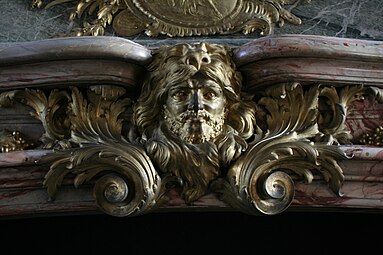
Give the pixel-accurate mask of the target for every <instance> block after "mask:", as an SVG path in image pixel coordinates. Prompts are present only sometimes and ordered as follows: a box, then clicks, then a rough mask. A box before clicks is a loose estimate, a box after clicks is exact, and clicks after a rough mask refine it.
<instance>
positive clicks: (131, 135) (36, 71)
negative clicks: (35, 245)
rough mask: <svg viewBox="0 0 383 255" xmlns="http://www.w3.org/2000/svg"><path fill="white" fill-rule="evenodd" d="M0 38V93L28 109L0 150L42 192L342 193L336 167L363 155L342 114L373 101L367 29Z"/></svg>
mask: <svg viewBox="0 0 383 255" xmlns="http://www.w3.org/2000/svg"><path fill="white" fill-rule="evenodd" d="M206 3H209V1H206ZM0 47H1V51H2V55H1V59H2V62H1V65H0V89H1V94H0V106H1V107H2V109H3V110H4V112H9V113H12V112H13V114H15V113H14V112H17V111H19V110H18V109H21V108H22V107H24V109H27V110H26V111H28V112H30V114H31V119H28V121H27V122H25V123H23V122H22V121H21V122H18V124H17V125H14V126H15V127H24V128H23V130H9V127H10V126H12V125H9V126H7V129H8V130H6V129H4V130H3V131H2V132H1V133H0V134H1V138H0V145H1V148H2V152H3V153H2V154H0V156H1V158H2V162H5V163H4V164H5V166H7V165H9V166H12V165H15V164H16V165H19V166H23V165H29V166H31V165H32V166H33V167H34V168H33V169H35V171H37V172H39V173H42V174H43V181H42V183H41V184H36V185H37V186H36V187H40V188H43V190H44V192H45V194H46V195H47V201H51V202H49V203H53V204H52V205H54V203H55V199H56V197H57V196H59V195H60V194H61V192H64V190H63V187H66V188H68V187H69V186H72V185H73V186H74V187H76V188H77V190H78V192H80V191H81V190H82V187H84V188H85V190H86V189H87V188H88V187H89V186H91V187H92V189H93V191H92V196H93V199H94V204H95V205H97V208H99V209H100V210H101V211H103V212H105V213H107V214H110V215H113V216H119V217H122V216H134V215H140V214H144V213H148V212H151V211H154V210H157V209H159V208H161V207H164V206H165V205H166V204H168V203H169V200H170V201H171V199H172V198H171V197H172V196H174V194H176V196H178V197H179V199H181V200H182V201H183V202H184V203H185V206H190V207H193V205H196V204H198V203H199V201H201V200H203V199H204V198H206V197H207V196H211V195H213V196H214V197H216V198H217V201H219V203H222V204H224V205H226V206H229V207H231V208H233V209H235V210H240V211H243V212H245V213H249V214H255V215H260V214H267V215H273V214H278V213H281V212H283V211H285V210H286V209H288V208H289V207H290V206H291V205H292V204H294V203H295V204H299V203H298V202H297V201H301V200H297V198H296V192H297V191H300V192H301V188H302V187H303V186H304V187H306V186H310V185H311V184H312V183H314V186H315V187H318V186H319V187H321V189H323V190H324V191H325V192H328V193H329V194H331V195H330V196H332V197H333V198H334V199H342V197H343V196H346V197H347V196H348V194H347V192H346V193H345V192H344V190H343V187H344V184H345V182H347V181H349V180H350V177H349V176H348V172H347V168H346V169H345V168H344V166H345V165H347V164H353V163H347V162H354V160H355V155H358V156H357V157H356V158H358V157H362V158H363V157H365V156H366V155H364V156H363V155H362V154H363V153H362V154H361V151H363V150H366V148H365V147H358V145H362V143H360V141H361V140H363V139H364V140H366V137H365V136H366V135H365V134H360V133H359V134H358V133H357V132H356V131H355V129H356V128H355V126H356V125H357V124H356V123H351V122H350V121H347V120H348V119H350V116H351V115H352V114H356V112H357V111H356V110H357V105H363V104H364V105H367V104H369V103H371V104H375V105H379V104H381V103H382V100H383V98H382V91H381V86H382V84H383V76H382V75H381V73H382V68H383V66H382V64H381V60H382V58H383V44H382V43H381V42H376V41H375V42H372V41H366V40H353V39H340V38H332V37H321V36H299V37H298V36H294V35H292V36H287V35H286V36H269V37H264V38H261V39H257V40H254V41H253V42H250V43H247V44H244V45H242V46H240V47H236V48H231V47H229V46H227V45H223V44H215V43H207V42H199V43H195V44H191V43H180V44H176V45H163V46H161V47H158V48H157V49H150V50H149V49H148V48H146V47H144V46H142V45H139V44H137V43H134V42H132V41H130V40H127V39H123V38H117V37H102V36H100V37H87V36H84V37H73V38H72V37H69V38H57V39H47V40H43V41H38V42H23V43H14V44H5V45H0ZM361 109H363V107H361ZM15 116H16V115H15ZM25 119H27V118H25ZM379 121H380V120H379V118H377V119H376V124H380V123H379ZM3 126H4V125H3ZM31 126H32V127H33V128H28V127H31ZM15 129H16V128H15ZM372 130H374V129H372ZM26 131H28V132H26ZM379 134H380V133H379ZM24 135H25V137H24ZM377 139H378V138H377ZM358 148H359V149H358ZM370 153H371V152H370ZM12 155H13V156H12ZM18 160H19V161H18ZM12 162H13V163H12ZM23 162H24V163H23ZM37 169H38V170H37ZM345 172H346V173H347V174H345ZM39 185H40V186H39ZM346 190H347V189H346ZM298 195H299V196H302V193H299V194H298ZM307 196H308V195H307ZM48 197H49V199H48ZM294 201H295V202H294ZM339 201H341V200H339ZM47 203H48V202H47Z"/></svg>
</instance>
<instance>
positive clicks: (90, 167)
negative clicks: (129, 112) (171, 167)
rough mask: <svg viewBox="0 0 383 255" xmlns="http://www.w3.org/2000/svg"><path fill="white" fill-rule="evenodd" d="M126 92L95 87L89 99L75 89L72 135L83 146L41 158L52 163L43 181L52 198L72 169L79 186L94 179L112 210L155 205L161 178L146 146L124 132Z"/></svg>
mask: <svg viewBox="0 0 383 255" xmlns="http://www.w3.org/2000/svg"><path fill="white" fill-rule="evenodd" d="M123 91H124V90H121V88H119V87H113V86H102V87H93V88H91V89H90V90H89V91H88V96H87V99H85V98H84V95H83V94H82V92H81V91H79V90H78V89H77V88H76V87H73V88H72V100H71V102H70V103H69V111H68V112H69V120H70V122H71V124H72V125H71V139H70V140H71V142H72V143H74V144H77V145H79V146H80V147H77V148H72V149H67V150H63V151H60V152H55V153H52V154H49V155H47V156H45V157H43V158H42V159H41V160H40V161H39V162H38V163H39V164H46V165H50V170H49V171H48V173H47V174H46V176H45V180H44V186H46V187H47V190H48V194H49V195H50V196H51V197H54V195H55V193H56V192H57V189H58V187H59V186H61V184H62V182H63V180H64V178H65V177H66V176H67V175H68V174H70V173H71V174H72V175H74V180H73V182H74V185H75V186H76V187H78V186H79V185H81V184H83V183H84V182H91V181H92V180H95V179H96V183H95V186H94V196H95V199H96V203H97V204H98V206H99V207H100V208H101V209H102V210H103V211H104V212H106V213H108V214H110V215H114V216H132V215H137V214H140V213H144V212H146V211H147V210H150V209H151V208H153V207H154V206H156V201H157V198H158V196H159V195H160V194H161V178H160V176H159V175H158V174H157V172H156V170H155V168H154V166H153V164H152V162H151V160H150V158H149V157H148V156H147V154H146V152H145V150H144V148H143V146H142V145H141V144H138V143H132V142H129V141H127V140H126V139H125V138H124V137H123V135H122V119H121V118H120V114H121V113H123V112H124V111H125V110H126V108H127V107H128V106H129V105H130V104H131V101H130V99H129V98H121V97H120V96H121V95H123ZM99 176H102V177H99ZM96 177H97V178H96Z"/></svg>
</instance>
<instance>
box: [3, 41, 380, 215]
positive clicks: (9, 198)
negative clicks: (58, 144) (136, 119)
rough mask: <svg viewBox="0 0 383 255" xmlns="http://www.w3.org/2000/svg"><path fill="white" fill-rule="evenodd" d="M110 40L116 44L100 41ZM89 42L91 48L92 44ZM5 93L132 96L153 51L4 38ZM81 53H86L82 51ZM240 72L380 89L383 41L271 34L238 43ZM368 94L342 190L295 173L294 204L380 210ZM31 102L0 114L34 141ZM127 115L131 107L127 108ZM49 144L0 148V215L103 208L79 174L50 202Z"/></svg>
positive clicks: (167, 203)
mask: <svg viewBox="0 0 383 255" xmlns="http://www.w3.org/2000/svg"><path fill="white" fill-rule="evenodd" d="M105 45H108V46H113V47H104V46H105ZM90 46H91V47H90ZM0 51H1V52H2V55H1V56H0V60H1V62H0V90H1V92H6V91H11V90H15V89H24V88H28V89H31V88H32V89H35V88H36V89H39V88H44V89H53V88H68V87H69V86H72V85H73V84H76V86H79V87H83V88H85V87H87V86H90V85H100V84H105V83H108V84H111V85H118V86H124V88H125V89H126V90H128V91H130V93H133V94H134V93H136V94H137V90H136V86H137V85H136V84H140V83H141V82H142V80H141V79H142V76H143V75H145V66H146V65H147V64H148V61H149V58H150V56H151V52H150V50H148V49H147V48H146V47H144V46H141V45H139V44H136V43H133V42H131V41H128V40H126V39H123V38H113V37H97V38H93V37H92V38H89V37H82V38H65V39H51V40H43V41H38V42H24V43H6V44H1V45H0ZM80 53H81V54H80ZM234 58H235V62H236V64H237V67H238V70H239V71H240V72H241V73H242V74H243V78H244V80H243V84H244V87H246V89H247V91H250V92H252V91H257V90H263V89H265V88H268V87H270V86H272V85H275V84H281V83H288V82H299V83H300V84H302V86H303V87H305V88H310V86H314V85H315V86H316V85H318V84H320V86H333V87H335V88H341V87H343V86H348V85H357V86H366V87H374V88H376V90H375V91H377V93H380V88H382V87H383V75H382V74H383V65H382V60H383V42H380V41H367V40H361V39H341V38H335V37H324V36H303V35H301V36H298V35H290V36H289V35H284V36H269V37H264V38H261V39H256V40H254V41H251V42H248V43H246V44H243V45H241V46H240V47H236V48H235V49H234ZM375 96H377V97H378V98H379V100H377V99H376V98H375V97H374V95H371V96H370V95H366V97H365V98H364V99H363V100H357V101H355V102H353V104H352V105H351V106H350V109H347V110H348V111H349V113H348V114H346V115H345V116H346V117H347V118H346V120H345V124H346V126H347V128H349V130H350V132H351V134H352V137H353V140H352V141H351V142H350V143H349V144H342V145H339V148H340V149H341V150H342V151H344V152H345V153H346V154H347V155H353V157H352V158H351V159H347V160H342V161H340V162H339V164H340V166H341V168H342V170H343V174H344V183H343V185H342V187H341V193H342V194H343V195H342V196H337V195H336V194H334V192H332V191H331V190H330V189H329V187H328V183H327V182H326V181H325V180H324V178H323V176H320V175H314V176H313V180H312V183H310V184H308V183H305V182H304V181H302V180H301V179H299V178H298V179H295V178H294V189H295V196H294V198H293V201H292V203H291V206H290V207H289V208H288V210H318V211H321V210H331V209H336V210H352V209H358V210H376V211H381V210H383V202H382V201H383V199H382V198H383V192H382V190H383V189H382V186H383V166H382V163H381V161H382V157H383V148H382V147H379V146H371V145H364V144H360V143H359V140H358V139H359V137H360V136H361V135H362V134H363V133H366V132H371V131H372V130H374V128H376V127H377V126H382V125H383V123H382V122H383V120H382V117H381V116H382V110H383V106H382V102H381V99H380V98H381V95H380V96H379V95H375ZM28 111H30V109H29V108H25V107H24V108H23V106H22V105H21V104H16V105H15V108H12V109H4V111H2V113H1V114H0V121H1V122H0V128H1V129H3V128H7V129H9V128H14V129H19V130H20V131H21V132H24V133H26V134H27V135H28V136H29V138H31V139H32V140H33V139H37V138H39V136H41V133H42V131H43V130H42V127H41V124H40V123H39V122H37V121H36V120H34V119H33V118H32V117H31V116H28ZM124 114H126V115H129V114H130V113H124ZM50 152H51V150H47V149H46V150H44V149H42V148H35V149H31V150H25V151H15V152H9V153H0V215H1V216H3V217H7V216H19V217H24V216H27V215H32V214H33V215H36V214H37V215H46V214H71V213H78V212H84V213H99V208H98V207H97V205H96V204H95V199H94V197H93V195H92V189H93V184H94V182H93V181H92V180H91V181H90V182H89V183H87V184H86V185H82V186H81V187H78V188H75V187H73V179H74V176H71V175H69V176H67V178H65V179H63V183H62V187H61V188H60V191H59V192H58V193H57V196H56V197H55V199H54V200H51V199H50V198H49V196H48V194H47V191H46V189H45V187H43V179H44V176H45V175H46V172H47V169H45V168H43V167H41V166H39V165H36V164H35V162H36V160H39V159H40V158H41V157H43V156H45V155H47V154H48V153H50ZM156 210H159V211H176V210H217V211H220V210H226V211H227V210H237V208H233V207H232V206H230V205H229V204H227V203H226V202H224V201H223V200H221V199H220V197H219V195H218V194H216V193H213V192H210V193H208V194H206V195H204V196H202V197H201V198H200V199H198V200H197V201H194V202H193V203H192V204H187V203H185V201H184V200H183V199H182V198H181V197H180V196H179V194H178V193H177V192H176V191H175V190H173V189H169V190H168V191H167V192H166V194H165V196H164V201H162V203H161V205H160V206H159V207H158V208H156Z"/></svg>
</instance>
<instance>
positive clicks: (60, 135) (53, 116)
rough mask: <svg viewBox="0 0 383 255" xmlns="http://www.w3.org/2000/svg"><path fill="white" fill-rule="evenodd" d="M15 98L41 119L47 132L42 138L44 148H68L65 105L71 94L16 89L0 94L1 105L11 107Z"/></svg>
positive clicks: (67, 123)
mask: <svg viewBox="0 0 383 255" xmlns="http://www.w3.org/2000/svg"><path fill="white" fill-rule="evenodd" d="M13 100H17V101H19V102H20V103H22V104H25V105H27V106H30V107H31V108H32V109H33V111H31V112H30V114H31V115H32V116H33V117H35V118H36V119H38V120H40V121H41V123H42V125H43V128H44V130H45V133H44V134H42V136H41V138H40V140H41V142H42V143H43V148H45V149H51V148H53V147H60V148H66V147H69V146H70V144H69V143H68V142H67V141H65V140H66V139H67V138H68V137H69V135H70V132H69V122H68V119H67V118H66V114H65V106H66V104H67V103H68V100H69V95H68V93H67V92H66V91H63V90H62V91H58V90H52V91H51V92H50V93H49V96H48V97H47V96H46V94H45V92H44V91H42V90H31V89H28V88H27V89H25V90H14V91H7V92H3V93H1V94H0V107H9V106H10V105H11V104H12V102H13Z"/></svg>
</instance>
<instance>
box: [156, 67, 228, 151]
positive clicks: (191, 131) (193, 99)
mask: <svg viewBox="0 0 383 255" xmlns="http://www.w3.org/2000/svg"><path fill="white" fill-rule="evenodd" d="M225 105H226V98H225V96H224V93H223V90H222V88H221V86H220V85H219V84H217V83H216V82H215V81H213V80H211V79H209V78H208V77H206V76H205V75H203V74H201V73H197V74H196V75H194V76H192V77H191V78H189V79H187V80H186V81H184V82H182V83H180V84H177V85H175V86H172V87H171V88H170V89H169V91H168V94H167V99H166V104H165V105H164V118H165V122H166V125H167V127H168V128H169V130H170V131H171V132H173V133H174V134H175V135H177V136H178V137H180V138H181V139H182V140H184V141H186V142H187V143H192V144H198V143H204V142H206V141H210V140H212V139H214V138H215V137H216V136H217V135H218V134H220V133H221V132H222V127H223V124H224V120H225Z"/></svg>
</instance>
